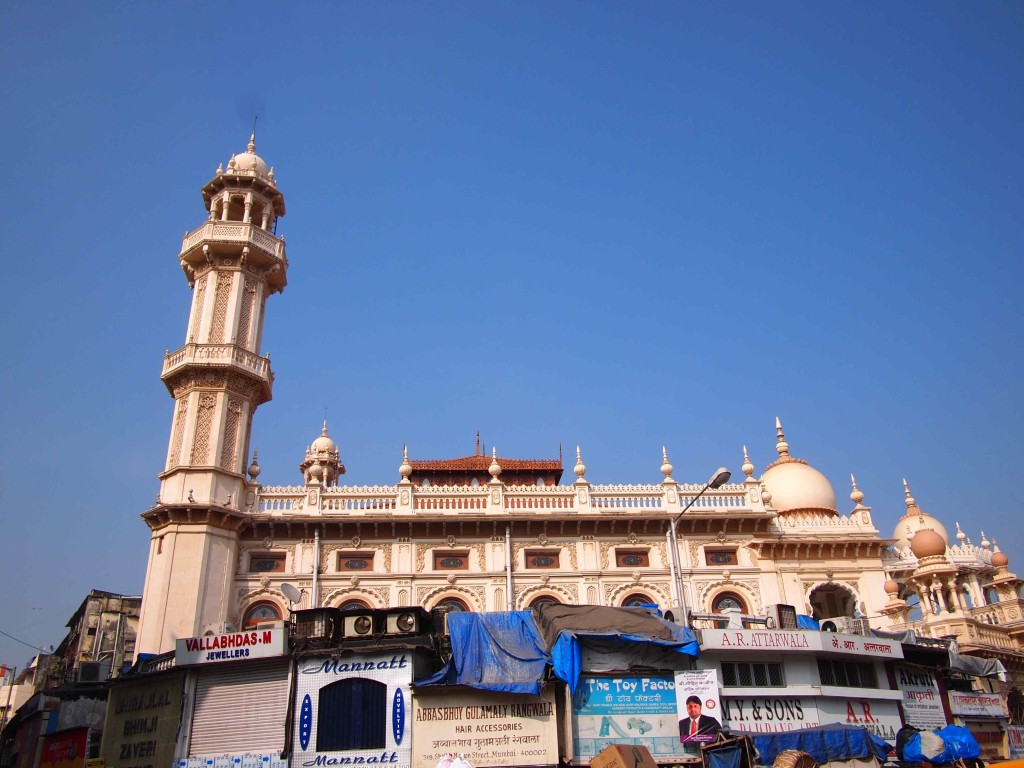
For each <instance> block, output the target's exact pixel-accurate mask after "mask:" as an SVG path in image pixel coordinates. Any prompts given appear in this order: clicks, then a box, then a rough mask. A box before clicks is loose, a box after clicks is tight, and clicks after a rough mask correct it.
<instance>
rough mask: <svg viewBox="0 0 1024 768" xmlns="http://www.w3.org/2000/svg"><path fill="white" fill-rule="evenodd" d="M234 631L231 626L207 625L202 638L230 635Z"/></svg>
mask: <svg viewBox="0 0 1024 768" xmlns="http://www.w3.org/2000/svg"><path fill="white" fill-rule="evenodd" d="M234 631H235V627H234V625H233V624H207V625H206V629H204V630H203V636H204V637H209V636H210V635H230V634H231V633H232V632H234Z"/></svg>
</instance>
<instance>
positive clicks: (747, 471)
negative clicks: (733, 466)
mask: <svg viewBox="0 0 1024 768" xmlns="http://www.w3.org/2000/svg"><path fill="white" fill-rule="evenodd" d="M740 469H742V470H743V474H744V475H746V476H747V477H753V475H754V465H753V464H752V463H751V461H750V456H749V455H747V446H745V445H744V446H743V466H742V467H740Z"/></svg>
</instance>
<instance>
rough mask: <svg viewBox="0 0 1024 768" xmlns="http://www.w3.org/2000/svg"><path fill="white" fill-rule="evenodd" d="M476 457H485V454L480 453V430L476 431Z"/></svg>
mask: <svg viewBox="0 0 1024 768" xmlns="http://www.w3.org/2000/svg"><path fill="white" fill-rule="evenodd" d="M476 455H477V456H482V455H483V454H481V453H480V430H479V429H478V430H477V431H476Z"/></svg>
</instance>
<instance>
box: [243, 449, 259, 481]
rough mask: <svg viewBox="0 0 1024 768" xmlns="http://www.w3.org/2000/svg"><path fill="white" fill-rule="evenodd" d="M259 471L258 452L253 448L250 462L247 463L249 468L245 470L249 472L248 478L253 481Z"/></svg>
mask: <svg viewBox="0 0 1024 768" xmlns="http://www.w3.org/2000/svg"><path fill="white" fill-rule="evenodd" d="M261 471H262V470H261V469H260V452H259V451H257V450H256V449H253V452H252V464H250V465H249V468H248V469H247V470H246V472H248V473H249V479H250V480H253V481H255V480H256V478H257V477H259V476H260V472H261Z"/></svg>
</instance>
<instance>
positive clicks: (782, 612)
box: [765, 603, 798, 629]
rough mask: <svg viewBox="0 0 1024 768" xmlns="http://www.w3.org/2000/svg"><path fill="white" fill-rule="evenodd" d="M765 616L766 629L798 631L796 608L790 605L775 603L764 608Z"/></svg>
mask: <svg viewBox="0 0 1024 768" xmlns="http://www.w3.org/2000/svg"><path fill="white" fill-rule="evenodd" d="M765 614H766V615H767V617H768V623H767V624H766V626H767V627H768V629H798V627H797V623H796V608H795V607H794V606H792V605H786V604H785V603H775V604H774V605H769V606H768V607H767V608H766V610H765Z"/></svg>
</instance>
